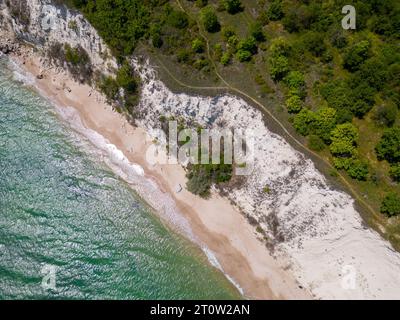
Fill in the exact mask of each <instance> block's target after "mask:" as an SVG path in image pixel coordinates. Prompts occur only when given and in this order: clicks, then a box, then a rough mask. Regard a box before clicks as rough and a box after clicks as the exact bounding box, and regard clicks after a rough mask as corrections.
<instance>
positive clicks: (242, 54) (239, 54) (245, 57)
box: [236, 49, 252, 62]
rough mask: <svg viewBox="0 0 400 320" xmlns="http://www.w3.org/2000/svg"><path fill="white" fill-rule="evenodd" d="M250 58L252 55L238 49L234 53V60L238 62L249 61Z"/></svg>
mask: <svg viewBox="0 0 400 320" xmlns="http://www.w3.org/2000/svg"><path fill="white" fill-rule="evenodd" d="M251 57H252V54H251V52H250V51H247V50H242V49H240V50H238V51H237V52H236V58H237V59H238V60H239V61H240V62H245V61H249V60H250V59H251Z"/></svg>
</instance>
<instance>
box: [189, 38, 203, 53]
mask: <svg viewBox="0 0 400 320" xmlns="http://www.w3.org/2000/svg"><path fill="white" fill-rule="evenodd" d="M204 47H205V44H204V40H203V39H200V38H196V39H194V40H193V42H192V49H193V51H194V52H196V53H202V52H203V51H204Z"/></svg>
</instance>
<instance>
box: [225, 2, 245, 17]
mask: <svg viewBox="0 0 400 320" xmlns="http://www.w3.org/2000/svg"><path fill="white" fill-rule="evenodd" d="M222 5H223V7H224V8H225V10H226V11H227V12H228V13H230V14H235V13H238V12H240V11H243V5H242V2H241V1H240V0H222Z"/></svg>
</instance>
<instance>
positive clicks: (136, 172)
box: [57, 107, 199, 243]
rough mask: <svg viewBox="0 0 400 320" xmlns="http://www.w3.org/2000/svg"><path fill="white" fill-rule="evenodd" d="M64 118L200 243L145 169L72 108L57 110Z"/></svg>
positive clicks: (149, 201)
mask: <svg viewBox="0 0 400 320" xmlns="http://www.w3.org/2000/svg"><path fill="white" fill-rule="evenodd" d="M57 110H58V112H59V113H60V115H61V116H62V118H63V119H64V120H65V121H67V122H68V124H69V125H70V126H71V127H72V129H74V130H75V131H77V132H79V133H80V134H82V135H83V136H84V137H86V138H87V139H88V140H89V141H90V142H91V143H92V144H93V145H94V146H95V147H96V148H97V149H98V150H101V158H102V160H103V161H104V162H105V163H106V164H107V165H108V167H110V168H111V169H112V170H113V172H114V173H115V174H117V175H118V176H120V177H121V178H122V179H123V180H125V181H126V182H128V183H129V184H130V185H131V186H132V188H133V189H134V190H135V191H136V192H137V193H138V195H139V196H140V197H141V198H142V199H143V200H144V201H145V202H146V203H147V204H149V205H150V206H151V207H152V208H153V209H155V210H156V211H157V212H158V213H159V215H160V216H161V218H162V219H164V220H165V221H167V222H168V223H170V224H172V225H173V226H174V227H175V229H176V230H177V231H179V232H181V233H182V234H184V235H185V236H186V237H188V238H189V239H190V240H192V241H194V242H196V243H199V240H198V239H197V238H196V237H195V235H194V234H193V232H192V230H191V228H190V225H189V223H188V221H187V220H186V219H185V218H184V217H183V216H182V215H181V214H180V213H179V210H178V209H177V208H176V205H175V202H174V200H173V199H172V198H171V196H170V195H169V194H167V193H165V192H162V191H161V190H160V188H159V187H158V184H156V183H154V181H153V180H151V179H150V178H147V177H145V176H144V170H143V168H142V167H141V166H140V165H138V164H134V163H131V162H130V161H129V160H128V159H127V158H126V157H125V155H124V153H123V152H122V151H121V150H119V149H118V148H117V147H116V146H115V145H113V144H111V143H110V142H109V141H108V140H107V139H105V138H104V137H103V136H102V135H100V134H99V133H97V132H96V131H93V130H91V129H88V128H86V127H85V126H84V124H83V123H82V120H81V118H80V116H79V114H78V112H77V111H76V110H75V109H74V108H72V107H70V108H60V107H57Z"/></svg>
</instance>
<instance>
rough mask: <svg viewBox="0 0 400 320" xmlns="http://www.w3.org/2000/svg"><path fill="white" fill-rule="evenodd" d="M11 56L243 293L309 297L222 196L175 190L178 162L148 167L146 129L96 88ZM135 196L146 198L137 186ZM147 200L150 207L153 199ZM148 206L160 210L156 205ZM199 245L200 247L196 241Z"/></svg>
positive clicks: (180, 175) (32, 57)
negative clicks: (169, 204) (179, 221)
mask: <svg viewBox="0 0 400 320" xmlns="http://www.w3.org/2000/svg"><path fill="white" fill-rule="evenodd" d="M12 60H14V61H16V62H17V63H18V65H19V66H20V67H21V68H22V69H23V70H24V71H25V72H28V73H29V74H31V75H32V79H34V83H32V86H33V87H34V88H35V89H36V90H37V91H39V93H40V94H42V95H44V96H45V98H48V99H49V100H51V101H53V102H54V103H55V104H56V105H57V106H58V107H60V108H62V109H64V110H67V108H71V107H72V108H73V109H74V110H75V111H77V113H78V114H79V117H80V120H81V121H82V123H83V125H84V127H86V128H88V129H90V130H93V131H94V132H97V133H98V134H100V135H101V136H103V137H104V139H106V141H108V142H109V143H110V144H112V145H114V146H115V147H116V148H117V150H120V151H121V152H122V153H123V155H124V156H125V157H126V158H127V159H128V160H129V162H130V163H131V164H134V165H135V164H137V165H139V166H140V167H141V168H143V174H144V177H146V178H147V179H149V180H151V181H153V182H154V183H156V184H157V186H158V188H159V189H160V190H161V192H162V193H163V194H164V195H165V196H166V197H170V198H171V199H172V200H173V202H174V204H175V206H176V208H177V209H178V212H179V213H181V214H182V216H183V217H184V218H185V219H186V220H187V221H188V222H189V225H190V228H191V230H192V231H193V233H194V235H195V236H196V238H198V239H199V241H200V243H202V244H204V245H205V246H206V247H207V248H209V250H211V251H212V253H213V254H214V255H215V257H216V259H217V260H218V263H219V264H220V265H221V269H222V270H221V271H222V272H224V273H225V274H226V276H227V278H228V279H229V278H231V279H230V281H231V282H233V283H237V285H238V286H239V287H240V288H242V289H243V293H244V296H245V297H246V298H254V299H274V298H275V299H278V298H283V299H307V298H310V297H311V294H310V293H308V292H307V291H305V290H304V289H301V288H300V286H299V284H298V283H297V281H296V280H295V278H294V277H293V276H292V274H290V273H289V272H287V271H285V270H284V268H285V267H286V266H285V262H283V261H282V262H281V263H280V262H279V261H277V260H276V259H275V258H273V257H272V256H271V255H270V254H269V252H268V250H267V248H266V247H265V245H263V244H262V242H261V241H260V240H259V239H258V235H257V233H256V230H254V229H255V228H254V227H252V226H251V225H250V224H249V223H248V221H247V220H246V219H245V217H243V215H242V214H241V213H240V212H239V211H238V210H237V209H236V208H235V207H233V206H232V205H231V204H230V203H229V201H228V199H225V198H222V197H221V196H219V195H217V194H215V193H213V195H212V198H211V199H209V200H204V199H201V198H199V197H197V196H194V195H192V194H190V193H189V192H188V191H187V190H185V189H184V188H183V190H182V191H181V192H179V193H177V192H176V187H177V186H179V185H181V186H184V185H185V180H186V178H185V172H184V169H183V168H182V167H181V166H180V165H155V166H152V165H150V164H149V163H147V161H146V159H145V150H147V148H148V147H149V146H150V145H151V144H152V142H151V139H150V137H149V136H148V135H147V133H146V131H145V130H144V129H141V128H134V127H132V126H131V125H130V124H129V123H128V121H127V120H126V119H125V117H124V116H123V115H121V114H118V113H117V112H115V111H113V110H112V107H111V106H109V105H108V104H106V103H105V102H104V98H103V97H102V96H101V95H100V94H99V93H98V92H96V91H93V89H92V88H91V87H90V86H88V85H82V84H78V83H76V82H75V81H73V80H72V79H71V77H70V76H68V75H67V74H65V73H63V72H62V73H57V72H56V71H55V70H54V69H47V70H43V65H42V63H41V61H40V59H39V57H38V55H37V54H30V53H28V54H26V52H25V57H23V56H17V55H13V56H12ZM39 74H42V75H43V79H36V78H35V75H39ZM78 121H79V119H78ZM134 189H135V187H134ZM136 191H137V190H136ZM139 195H140V196H141V197H143V198H144V200H145V201H146V202H148V201H147V200H149V199H146V195H145V194H143V191H142V192H139ZM150 202H151V201H150ZM149 205H150V206H151V207H153V208H154V204H152V203H149ZM156 205H157V204H156ZM154 209H155V210H156V211H158V212H160V209H162V208H154ZM161 218H163V217H162V215H161ZM167 220H168V219H167ZM167 222H169V224H170V223H171V221H167ZM200 248H201V249H203V248H202V247H201V245H200ZM203 252H204V249H203ZM205 254H206V252H205ZM206 255H207V254H206ZM209 260H210V259H209Z"/></svg>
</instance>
